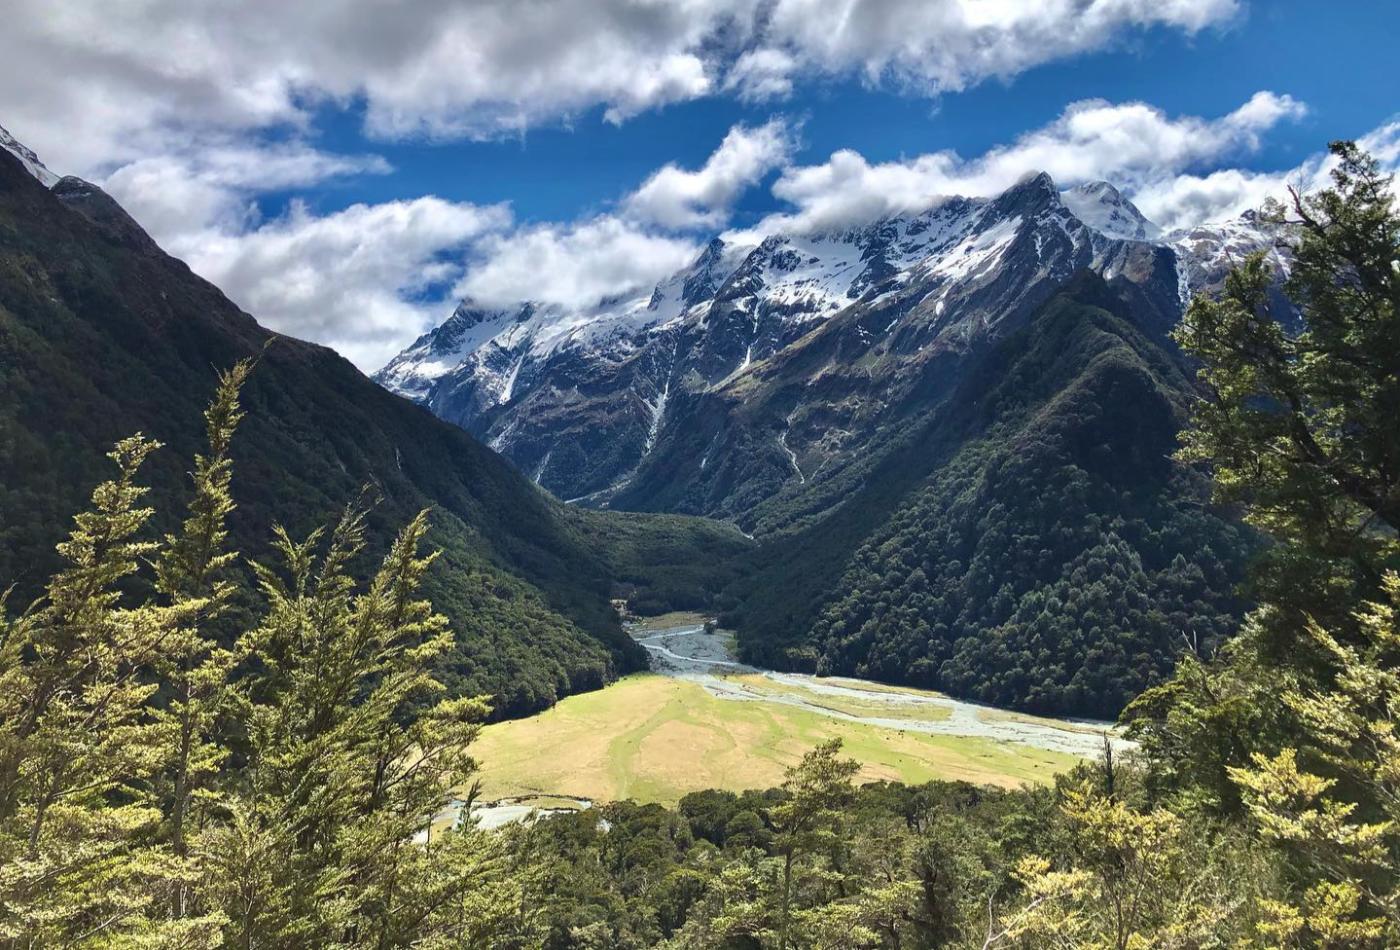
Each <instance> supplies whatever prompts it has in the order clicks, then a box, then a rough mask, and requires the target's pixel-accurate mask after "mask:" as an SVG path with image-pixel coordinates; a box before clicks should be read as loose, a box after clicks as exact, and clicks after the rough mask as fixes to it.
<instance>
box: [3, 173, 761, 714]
mask: <svg viewBox="0 0 1400 950" xmlns="http://www.w3.org/2000/svg"><path fill="white" fill-rule="evenodd" d="M252 355H257V356H259V357H260V362H259V365H258V367H257V369H256V371H255V372H254V373H253V375H252V378H251V380H250V381H249V383H248V385H247V387H246V390H245V393H244V404H245V406H246V408H247V410H248V418H247V421H246V422H245V423H244V425H243V428H242V429H241V431H240V432H239V435H238V439H237V441H236V443H235V448H234V455H235V466H236V468H235V476H234V477H235V481H234V493H235V497H236V500H237V502H238V506H239V507H238V510H237V512H236V513H235V514H234V517H233V520H232V524H231V528H232V531H233V542H234V544H235V546H236V548H237V549H238V550H240V551H241V552H243V553H244V554H245V555H246V556H249V557H260V556H262V554H263V553H264V552H265V551H266V548H267V540H268V538H269V532H270V529H271V527H272V524H273V522H274V520H277V521H281V522H283V523H285V524H286V525H287V527H288V528H289V529H291V530H292V531H293V533H294V534H301V533H304V532H306V531H309V530H311V529H312V528H314V527H315V526H317V525H320V524H322V523H324V522H325V521H327V520H329V519H331V518H333V517H335V516H336V514H337V513H338V512H339V511H340V510H341V509H342V508H343V507H344V506H345V505H347V504H350V503H353V502H355V501H356V499H358V498H360V497H361V493H362V490H364V489H366V488H368V497H369V498H370V499H372V500H376V501H377V504H376V506H375V508H374V510H373V513H372V516H371V524H370V531H369V534H370V536H371V537H375V538H379V539H381V540H382V539H388V538H391V537H392V536H393V534H394V531H395V530H396V529H397V527H398V526H400V525H402V524H403V523H404V522H405V521H407V520H408V518H410V517H411V516H412V514H413V513H415V512H416V511H417V510H419V509H421V508H423V507H427V506H431V507H432V508H433V509H434V514H433V523H434V530H433V535H432V537H431V539H430V540H431V543H433V544H434V545H436V546H438V547H440V548H441V549H442V550H443V556H442V558H441V559H440V560H439V562H438V564H437V566H436V568H435V571H434V574H433V577H432V578H431V583H430V585H429V591H428V592H429V594H430V595H431V597H432V599H433V601H434V603H435V604H436V605H437V606H438V608H439V609H440V610H442V611H443V612H444V613H446V614H447V615H448V616H449V618H450V619H451V620H452V622H453V624H454V627H455V630H456V635H457V649H456V651H455V653H454V655H453V656H452V658H451V661H450V665H451V670H450V673H449V676H448V679H449V681H450V682H451V684H452V685H453V686H454V687H455V688H457V689H460V690H463V691H471V692H487V693H490V694H492V695H494V696H495V697H496V698H497V707H496V708H497V714H498V715H502V714H519V713H523V712H527V711H531V710H535V709H539V708H542V707H544V706H547V705H549V704H550V703H552V702H553V701H554V700H555V699H556V698H558V697H559V696H561V695H564V694H566V693H570V692H577V691H579V690H585V689H591V688H595V687H597V686H600V685H602V684H603V683H604V682H606V681H608V680H610V679H612V678H613V677H615V676H617V675H619V674H620V673H623V672H627V671H630V670H633V669H637V668H639V667H640V666H641V665H643V658H642V656H641V652H640V650H638V649H637V648H636V647H635V646H634V645H633V644H632V643H631V641H630V639H629V638H627V637H626V636H625V635H623V633H622V631H621V629H620V628H619V626H618V623H617V620H616V618H615V616H614V615H613V612H612V610H611V608H610V606H609V604H608V597H609V595H610V593H611V590H612V582H613V577H612V571H613V570H614V564H615V563H623V564H625V563H627V562H629V559H630V558H631V557H632V555H630V554H627V553H626V552H623V553H619V554H617V555H611V554H609V552H608V551H607V550H605V548H606V545H607V543H608V537H609V536H610V535H611V533H613V531H614V529H613V528H611V527H609V526H607V525H604V524H601V523H599V522H598V521H597V517H598V516H592V515H590V516H588V518H584V517H581V516H579V515H576V514H575V513H573V512H570V511H567V510H566V509H564V507H563V506H562V505H560V504H559V503H558V502H556V501H554V500H553V499H551V498H550V497H549V496H547V495H546V494H544V493H543V492H540V491H539V490H538V489H536V488H535V486H533V485H532V484H530V483H529V482H528V481H527V480H526V479H524V478H523V477H521V476H520V474H519V473H518V472H516V471H515V470H514V469H513V468H512V467H511V466H510V465H508V464H507V463H505V462H504V461H502V460H501V459H500V458H499V457H498V456H496V455H495V454H494V453H492V452H490V451H489V450H487V449H486V448H485V447H483V446H481V445H480V444H478V443H477V442H476V441H475V440H473V439H472V438H471V437H469V436H467V435H466V434H465V433H464V432H462V431H461V430H459V429H457V428H455V427H453V426H450V425H447V424H446V423H442V422H439V421H438V420H437V419H435V418H434V417H433V416H432V415H431V414H430V413H428V412H427V411H426V410H423V409H420V408H418V407H416V406H413V405H411V404H409V403H407V402H405V401H404V400H402V399H399V398H398V397H395V396H392V395H390V394H389V393H387V392H385V391H384V390H382V389H380V388H379V387H378V386H376V385H375V384H373V383H372V382H370V381H369V380H368V379H366V378H365V377H364V376H362V375H361V374H360V373H359V372H358V371H357V370H356V369H355V368H354V367H353V366H351V365H350V364H349V363H348V362H347V361H345V360H344V359H342V358H341V357H339V356H337V355H336V354H335V353H333V352H332V351H330V350H328V349H325V348H323V347H319V346H314V345H311V344H307V343H303V342H300V341H296V340H292V339H289V338H285V337H280V336H277V335H275V334H273V333H270V332H269V331H267V330H264V329H263V328H261V327H260V326H258V325H257V323H256V322H255V321H254V320H253V318H252V317H250V316H248V315H247V314H245V313H243V312H241V311H240V310H239V309H238V308H237V307H236V306H234V305H233V304H232V303H231V302H230V301H229V300H228V299H227V298H226V297H224V295H223V294H222V293H220V292H219V290H218V289H217V288H215V287H213V286H212V285H211V284H209V283H208V282H206V281H204V280H202V279H200V278H199V277H196V276H195V275H194V274H192V273H191V272H190V270H189V268H188V267H186V266H185V265H184V264H183V263H182V262H180V261H178V260H175V259H174V258H171V257H169V256H167V255H166V254H164V253H163V252H161V251H160V250H159V249H158V248H157V247H156V246H155V245H154V243H153V242H152V241H151V240H150V239H149V238H148V237H147V236H146V235H145V234H144V232H142V231H141V230H140V228H139V227H137V226H136V224H135V223H134V222H133V221H132V220H131V219H130V218H129V217H127V215H126V214H125V213H124V212H123V211H122V210H121V209H120V208H119V207H118V206H117V205H116V204H115V203H114V202H113V201H112V200H111V199H110V198H108V197H107V196H106V195H105V194H103V193H102V192H101V191H99V190H97V189H95V188H93V187H92V186H90V185H87V184H86V183H84V182H81V181H78V180H77V179H65V180H64V181H63V182H61V183H60V184H59V185H57V186H56V187H55V189H54V190H53V192H50V191H48V190H47V189H45V188H43V187H42V186H41V185H39V183H38V182H36V181H35V180H34V179H33V178H31V177H30V176H29V175H27V174H26V173H25V172H24V171H23V170H22V169H21V167H20V166H19V164H18V162H16V161H15V160H14V159H13V158H12V157H11V156H10V155H9V154H8V153H0V584H9V583H12V582H13V583H14V584H15V585H16V594H15V600H14V601H12V603H14V602H24V601H25V600H27V599H28V598H29V597H31V596H33V595H34V594H35V592H36V589H37V585H38V584H39V583H40V582H41V581H42V580H43V579H44V578H45V577H47V576H48V574H49V573H50V572H51V570H52V569H53V568H54V566H55V563H56V561H55V557H54V554H53V545H54V543H55V542H56V541H58V540H59V539H60V537H62V535H63V534H64V533H65V532H66V530H67V528H68V525H69V523H70V518H71V516H72V514H73V512H75V511H77V510H79V509H80V507H82V505H83V503H84V501H85V499H86V496H87V494H88V493H89V492H90V491H91V489H92V487H93V486H94V485H95V484H96V483H97V482H98V481H100V480H102V479H104V478H106V477H109V475H110V466H109V463H108V462H107V460H106V459H105V457H104V453H105V452H106V451H107V449H108V448H109V447H110V445H111V444H112V443H113V442H114V441H116V440H117V439H119V438H121V437H124V436H127V435H130V434H131V433H132V432H134V431H137V430H140V431H143V432H145V433H146V434H147V435H150V436H152V437H154V438H156V439H159V440H160V441H161V442H163V443H165V445H166V448H164V449H163V450H162V451H160V452H158V453H157V454H156V456H155V457H154V458H152V460H151V461H150V462H149V463H148V466H147V469H146V470H145V474H146V477H147V478H148V479H149V480H150V482H151V484H152V486H153V493H152V499H151V500H152V503H153V504H154V505H155V507H156V508H157V510H158V511H159V513H160V516H161V517H163V518H166V519H171V520H167V521H166V522H163V523H161V524H159V525H158V527H160V528H162V529H167V528H170V527H172V520H173V519H174V518H175V517H176V516H177V515H178V512H179V511H180V504H179V500H180V499H181V498H183V492H184V490H185V488H186V484H187V477H186V474H185V473H186V472H187V471H188V469H189V467H190V464H191V460H192V458H193V455H194V453H195V452H196V451H197V449H198V447H199V446H200V440H201V419H200V412H201V410H202V407H203V406H204V404H205V402H206V400H207V399H208V397H209V395H210V394H211V392H212V390H213V385H214V380H215V370H216V369H219V368H224V367H227V366H229V365H231V364H232V363H233V362H234V361H235V360H237V359H239V358H241V357H245V356H252ZM653 524H654V525H655V526H656V529H657V534H656V535H654V536H653V535H652V534H650V533H649V532H650V531H651V530H652V525H653ZM616 530H623V529H622V528H618V529H616ZM625 532H626V533H627V534H628V535H630V536H631V537H632V538H633V542H632V545H631V547H632V548H633V549H635V548H636V547H637V545H638V544H641V543H643V542H645V543H647V544H652V545H661V546H663V547H667V548H669V549H670V550H671V551H672V552H673V556H674V559H677V560H685V559H686V558H685V557H684V556H683V554H682V553H678V552H684V551H685V549H686V547H687V545H689V544H690V542H691V539H692V537H693V538H697V539H703V542H704V550H705V551H706V552H707V553H706V555H705V556H704V557H703V558H702V557H698V556H697V557H695V558H692V559H690V560H692V561H693V562H694V563H695V564H696V565H700V566H701V567H700V569H701V570H702V571H703V565H706V564H717V563H719V562H720V561H722V560H724V559H725V555H727V554H730V553H734V552H736V551H738V550H741V549H742V548H743V547H745V546H746V544H747V542H745V541H744V539H743V538H742V537H741V536H740V535H738V533H737V532H733V531H730V530H728V529H722V528H718V527H715V526H713V525H705V524H701V523H697V522H695V521H694V520H691V519H677V518H669V519H662V520H659V521H657V522H647V521H645V520H644V519H635V518H634V519H630V520H629V521H628V522H627V527H626V529H625ZM377 553H378V552H370V554H371V555H377ZM651 563H654V562H651V561H643V562H642V563H639V564H634V565H631V567H630V573H631V575H632V576H631V577H630V580H631V581H632V582H633V583H634V584H637V585H639V586H640V587H641V589H642V590H643V591H644V592H645V591H647V590H650V589H651V588H650V587H649V585H650V584H652V583H653V581H654V580H655V579H656V578H655V575H654V574H653V573H652V572H651V570H650V565H651ZM663 566H664V563H663ZM664 584H666V585H670V584H673V579H670V578H668V579H666V580H665V581H664ZM712 586H713V584H712Z"/></svg>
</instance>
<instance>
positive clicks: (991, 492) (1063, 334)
mask: <svg viewBox="0 0 1400 950" xmlns="http://www.w3.org/2000/svg"><path fill="white" fill-rule="evenodd" d="M1129 312H1130V308H1129V307H1128V306H1127V305H1125V304H1124V303H1123V301H1121V300H1120V299H1118V297H1117V296H1116V295H1115V294H1114V293H1113V292H1112V291H1110V289H1109V288H1108V286H1106V285H1105V284H1104V283H1103V282H1102V281H1101V280H1100V279H1098V278H1097V277H1094V276H1093V275H1091V274H1087V273H1085V274H1083V275H1081V276H1080V277H1079V278H1077V279H1076V281H1075V282H1073V283H1072V284H1071V285H1070V286H1069V287H1067V288H1066V289H1065V290H1064V291H1063V292H1062V293H1060V294H1059V295H1058V296H1056V297H1055V298H1054V299H1052V300H1051V301H1050V302H1049V303H1048V304H1047V305H1046V306H1044V307H1043V308H1042V309H1041V310H1040V311H1039V312H1038V313H1037V314H1036V315H1035V316H1034V317H1033V318H1032V319H1031V320H1030V322H1029V323H1028V325H1027V326H1026V327H1025V328H1023V329H1022V330H1020V331H1019V332H1017V333H1015V334H1013V335H1012V336H1010V337H1008V338H1007V339H1005V340H1003V341H1001V342H1000V343H999V344H997V345H996V346H995V347H993V348H992V349H991V350H990V351H989V352H988V353H986V354H985V355H984V356H983V357H982V358H981V360H980V361H979V362H978V363H977V364H976V365H975V366H974V367H972V368H971V369H970V370H969V371H968V372H967V374H966V375H965V376H964V381H963V383H962V385H961V386H960V387H959V388H958V389H957V390H956V391H955V392H954V393H953V395H952V396H951V397H949V398H948V399H947V400H946V401H945V402H944V403H943V404H941V405H940V406H939V407H938V408H937V409H936V410H934V411H932V412H930V413H929V414H928V415H927V416H926V417H925V418H924V419H923V420H922V421H920V422H919V423H918V424H916V425H911V426H909V427H908V429H907V431H906V432H905V433H903V434H901V435H900V436H898V437H897V438H893V439H892V440H891V442H890V444H889V448H888V449H887V450H886V452H884V453H883V454H882V455H880V456H879V458H878V460H877V461H874V462H872V463H870V464H869V465H868V466H866V467H864V468H863V469H861V470H859V471H858V472H854V473H852V475H851V477H850V478H849V480H848V482H847V485H846V486H845V487H846V490H847V494H846V497H845V498H844V499H842V501H841V503H840V504H839V506H838V507H836V508H835V510H834V511H832V512H831V513H830V514H828V515H826V516H825V517H822V518H820V519H817V520H814V521H810V522H809V521H804V520H803V519H802V517H801V513H800V512H793V513H789V514H788V517H790V518H791V519H792V522H793V523H794V524H795V525H796V526H795V527H793V528H791V529H788V530H785V531H781V532H779V533H778V534H777V535H776V536H775V537H774V538H773V539H772V540H770V541H768V542H767V543H765V544H764V545H763V547H762V548H761V550H760V552H759V554H758V556H757V558H756V561H755V564H756V570H755V571H754V573H753V574H752V575H751V576H750V577H749V578H748V579H747V580H745V581H743V582H740V583H739V584H736V585H735V587H734V588H733V590H732V593H733V595H734V598H735V600H734V604H733V609H732V611H731V615H730V617H729V618H728V619H729V620H730V621H731V622H732V623H734V624H735V625H736V626H737V627H738V628H739V629H740V631H741V632H742V634H743V636H742V639H741V648H742V649H743V651H744V653H745V655H746V656H747V657H748V658H750V659H752V660H756V661H761V662H766V663H771V664H776V665H780V666H792V667H801V668H811V669H816V670H819V671H829V672H833V673H849V674H855V675H859V676H868V677H874V678H878V679H884V680H889V681H895V682H905V683H910V684H914V685H918V686H924V687H930V688H937V689H943V690H946V691H949V692H951V693H953V694H955V695H958V696H961V697H964V698H971V699H980V700H984V701H987V702H993V703H998V704H1004V705H1011V706H1017V707H1021V708H1026V709H1030V710H1035V711H1055V712H1059V713H1074V714H1084V715H1096V716H1114V715H1116V714H1117V712H1118V711H1119V710H1120V709H1121V708H1122V706H1123V704H1124V703H1125V702H1126V701H1127V700H1128V699H1130V698H1131V697H1132V696H1134V695H1135V694H1136V693H1137V692H1139V691H1140V690H1142V689H1143V688H1144V687H1145V686H1147V685H1148V684H1150V683H1153V682H1156V681H1158V680H1160V679H1161V678H1162V677H1164V676H1165V675H1167V674H1168V673H1169V672H1170V670H1171V667H1172V662H1173V658H1174V657H1175V656H1176V655H1178V654H1179V653H1180V651H1181V650H1182V649H1183V648H1184V647H1185V646H1186V645H1187V641H1186V639H1184V638H1189V639H1190V640H1192V641H1194V642H1195V643H1196V644H1197V645H1198V647H1199V648H1200V649H1203V650H1206V649H1210V648H1211V647H1212V646H1213V645H1214V644H1215V643H1216V642H1218V640H1219V639H1220V638H1221V637H1223V636H1225V635H1226V634H1227V633H1228V632H1229V631H1230V630H1231V628H1232V625H1233V623H1234V622H1235V620H1236V618H1237V615H1238V612H1239V609H1240V605H1239V604H1238V603H1236V602H1235V600H1234V598H1233V597H1232V595H1231V593H1230V592H1231V591H1232V590H1233V588H1234V586H1235V584H1236V583H1237V582H1238V579H1239V565H1240V563H1241V562H1242V560H1243V558H1242V557H1241V554H1242V552H1243V551H1244V550H1245V549H1246V548H1247V547H1248V544H1249V540H1248V538H1247V536H1246V535H1245V534H1244V533H1243V532H1242V531H1241V529H1239V528H1238V527H1235V526H1234V525H1232V524H1231V523H1230V522H1229V521H1227V520H1225V518H1224V516H1223V515H1222V514H1221V513H1218V512H1215V511H1212V510H1211V509H1210V508H1209V507H1208V506H1207V505H1206V504H1205V501H1204V498H1205V494H1204V485H1203V483H1202V481H1201V479H1200V478H1199V476H1198V475H1196V474H1195V473H1193V472H1191V471H1189V470H1187V469H1185V468H1183V467H1182V466H1180V465H1178V464H1177V463H1174V462H1172V461H1171V460H1170V458H1169V455H1170V454H1171V452H1172V451H1173V448H1174V446H1175V441H1176V433H1177V431H1178V430H1179V427H1180V425H1181V422H1182V418H1183V416H1182V410H1183V406H1184V394H1185V392H1186V387H1187V382H1186V379H1185V377H1184V376H1183V374H1182V372H1181V370H1180V369H1179V367H1178V366H1177V364H1176V361H1175V359H1174V358H1173V356H1171V355H1170V353H1169V351H1168V350H1167V348H1166V345H1165V344H1160V343H1158V342H1156V341H1155V340H1154V339H1151V338H1149V337H1148V336H1147V335H1145V334H1143V333H1142V332H1140V331H1139V330H1137V329H1136V328H1135V327H1134V325H1133V323H1132V321H1131V320H1130V319H1129V316H1128V314H1129Z"/></svg>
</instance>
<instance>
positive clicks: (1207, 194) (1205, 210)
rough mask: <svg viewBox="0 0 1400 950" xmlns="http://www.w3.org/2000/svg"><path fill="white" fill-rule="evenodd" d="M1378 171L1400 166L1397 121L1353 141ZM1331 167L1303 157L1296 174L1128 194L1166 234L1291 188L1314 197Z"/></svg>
mask: <svg viewBox="0 0 1400 950" xmlns="http://www.w3.org/2000/svg"><path fill="white" fill-rule="evenodd" d="M1357 144H1359V145H1360V146H1361V147H1362V148H1363V149H1365V150H1366V151H1367V152H1370V153H1371V155H1373V156H1374V157H1375V158H1376V160H1377V161H1379V162H1380V163H1381V166H1382V167H1383V168H1386V169H1387V170H1389V171H1391V172H1394V171H1396V169H1397V166H1400V121H1396V122H1388V123H1386V124H1385V125H1382V126H1380V127H1379V128H1377V129H1375V130H1374V131H1372V132H1370V133H1369V134H1367V135H1365V136H1363V137H1362V138H1361V139H1359V140H1358V143H1357ZM1335 167H1336V160H1335V159H1334V158H1333V157H1332V156H1331V155H1330V154H1318V155H1312V156H1310V157H1308V158H1307V159H1306V160H1305V161H1303V162H1302V163H1301V164H1299V165H1298V166H1297V167H1295V168H1290V169H1286V170H1284V171H1277V172H1257V171H1247V170H1244V169H1238V168H1222V169H1218V170H1216V171H1213V172H1210V173H1209V174H1205V175H1194V174H1183V175H1176V176H1171V177H1164V178H1162V179H1160V180H1157V181H1150V182H1148V183H1147V184H1145V185H1144V186H1143V187H1142V188H1140V189H1139V190H1138V191H1136V192H1135V193H1134V194H1133V196H1132V197H1133V202H1134V203H1135V204H1136V205H1137V206H1138V208H1140V209H1141V210H1142V213H1143V214H1145V215H1147V216H1148V217H1149V218H1151V219H1152V220H1154V221H1156V222H1158V223H1159V224H1161V225H1162V226H1163V227H1165V228H1167V229H1168V230H1170V229H1173V228H1183V227H1190V226H1191V225H1194V224H1199V223H1200V222H1202V221H1219V220H1222V219H1225V218H1230V217H1234V216H1236V215H1238V214H1240V213H1241V212H1243V211H1245V210H1247V209H1250V208H1258V207H1259V206H1260V205H1262V204H1263V203H1264V202H1265V201H1266V200H1267V199H1269V198H1277V199H1280V200H1283V199H1285V198H1286V197H1287V195H1288V189H1289V188H1290V187H1291V188H1293V189H1295V190H1297V191H1300V192H1308V191H1315V190H1317V189H1318V188H1323V187H1326V186H1327V185H1328V184H1329V181H1328V175H1329V174H1330V173H1331V171H1332V169H1333V168H1335Z"/></svg>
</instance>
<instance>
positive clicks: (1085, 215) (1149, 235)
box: [1060, 181, 1161, 241]
mask: <svg viewBox="0 0 1400 950" xmlns="http://www.w3.org/2000/svg"><path fill="white" fill-rule="evenodd" d="M1060 200H1061V201H1062V202H1063V203H1064V205H1065V207H1067V208H1069V210H1070V211H1071V212H1073V213H1074V216H1075V217H1076V218H1078V219H1079V220H1080V221H1083V222H1084V223H1085V224H1087V225H1088V226H1089V227H1091V228H1093V229H1094V230H1095V231H1098V232H1099V233H1100V234H1103V235H1104V236H1105V237H1111V238H1118V239H1119V240H1124V241H1150V240H1152V239H1153V238H1155V237H1157V236H1158V234H1159V233H1161V229H1160V228H1158V227H1157V225H1155V224H1153V223H1152V222H1151V221H1149V220H1147V218H1146V217H1145V216H1144V215H1143V213H1142V212H1141V211H1139V210H1138V209H1137V206H1136V205H1134V204H1133V203H1132V202H1131V201H1129V200H1128V199H1127V198H1125V197H1124V196H1123V193H1122V192H1120V191H1119V190H1118V189H1117V188H1115V187H1114V186H1113V185H1111V184H1109V183H1108V182H1106V181H1089V182H1085V183H1084V184H1082V185H1075V186H1074V187H1073V188H1071V189H1069V190H1068V191H1063V192H1061V193H1060Z"/></svg>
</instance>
